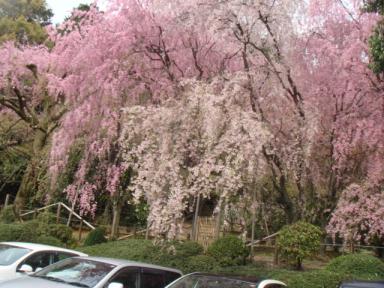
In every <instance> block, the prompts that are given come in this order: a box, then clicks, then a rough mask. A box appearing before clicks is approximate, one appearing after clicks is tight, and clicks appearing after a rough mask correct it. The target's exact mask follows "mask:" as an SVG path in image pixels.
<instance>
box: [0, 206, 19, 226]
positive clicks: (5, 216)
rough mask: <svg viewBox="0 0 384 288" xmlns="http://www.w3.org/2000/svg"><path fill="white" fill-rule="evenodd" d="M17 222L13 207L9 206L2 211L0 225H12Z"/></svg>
mask: <svg viewBox="0 0 384 288" xmlns="http://www.w3.org/2000/svg"><path fill="white" fill-rule="evenodd" d="M15 221H16V216H15V213H14V212H13V205H8V206H7V207H4V208H3V209H2V210H1V213H0V223H4V224H10V223H13V222H15Z"/></svg>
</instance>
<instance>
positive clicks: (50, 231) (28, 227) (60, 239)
mask: <svg viewBox="0 0 384 288" xmlns="http://www.w3.org/2000/svg"><path fill="white" fill-rule="evenodd" d="M53 238H55V240H53ZM47 239H49V241H48V240H47ZM41 240H44V241H45V242H50V243H54V244H55V246H63V245H67V244H69V243H70V242H71V241H72V230H71V228H69V227H67V226H65V225H57V224H45V223H42V222H39V221H37V220H31V221H27V222H24V223H16V224H15V223H14V224H0V241H21V242H34V243H42V244H48V243H43V242H41Z"/></svg>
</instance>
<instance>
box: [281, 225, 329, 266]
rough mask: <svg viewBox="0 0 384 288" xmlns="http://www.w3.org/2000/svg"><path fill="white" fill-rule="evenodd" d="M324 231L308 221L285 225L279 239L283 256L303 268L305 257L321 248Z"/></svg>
mask: <svg viewBox="0 0 384 288" xmlns="http://www.w3.org/2000/svg"><path fill="white" fill-rule="evenodd" d="M321 236H322V232H321V230H320V228H318V227H317V226H314V225H312V224H309V223H306V222H302V221H301V222H297V223H295V224H292V225H290V226H285V227H284V228H283V229H282V230H281V231H280V234H279V236H278V239H277V245H278V247H279V249H280V252H281V254H282V256H283V257H284V258H285V259H287V260H288V261H290V262H292V263H294V264H295V265H296V268H297V269H301V268H302V267H301V264H302V261H303V259H304V258H306V257H309V256H311V255H312V254H314V253H315V252H316V251H318V250H319V249H320V244H321V243H320V241H321Z"/></svg>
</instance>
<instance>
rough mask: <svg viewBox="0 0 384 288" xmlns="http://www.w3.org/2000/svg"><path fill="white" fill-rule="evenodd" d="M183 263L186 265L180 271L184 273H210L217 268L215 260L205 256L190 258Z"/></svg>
mask: <svg viewBox="0 0 384 288" xmlns="http://www.w3.org/2000/svg"><path fill="white" fill-rule="evenodd" d="M185 262H186V263H185V265H184V267H183V269H182V270H183V272H184V273H191V272H212V271H215V270H216V269H217V268H218V267H219V266H218V264H217V261H216V259H215V258H213V257H211V256H207V255H196V256H192V257H189V258H188V259H187V261H185Z"/></svg>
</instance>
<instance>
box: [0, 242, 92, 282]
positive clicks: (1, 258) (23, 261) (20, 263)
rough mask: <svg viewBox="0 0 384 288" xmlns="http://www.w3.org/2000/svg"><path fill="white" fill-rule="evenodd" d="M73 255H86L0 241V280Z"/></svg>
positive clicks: (65, 250)
mask: <svg viewBox="0 0 384 288" xmlns="http://www.w3.org/2000/svg"><path fill="white" fill-rule="evenodd" d="M74 256H87V255H86V254H83V253H80V252H77V251H73V250H69V249H64V248H59V247H54V246H48V245H41V244H33V243H21V242H0V282H4V281H6V280H10V279H14V278H19V277H22V276H25V275H26V274H31V273H33V272H36V271H39V270H41V269H43V268H44V267H46V266H48V265H50V264H53V263H55V262H58V261H61V260H63V259H66V258H69V257H74Z"/></svg>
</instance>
